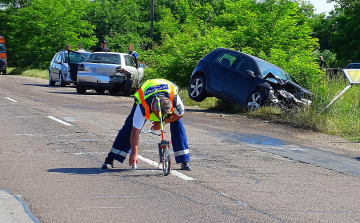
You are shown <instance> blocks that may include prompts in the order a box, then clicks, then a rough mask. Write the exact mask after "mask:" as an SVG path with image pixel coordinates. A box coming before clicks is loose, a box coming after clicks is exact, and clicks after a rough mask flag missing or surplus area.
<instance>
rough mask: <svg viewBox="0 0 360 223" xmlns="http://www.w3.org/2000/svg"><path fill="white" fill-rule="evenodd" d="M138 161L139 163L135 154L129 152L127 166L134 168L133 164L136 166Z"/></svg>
mask: <svg viewBox="0 0 360 223" xmlns="http://www.w3.org/2000/svg"><path fill="white" fill-rule="evenodd" d="M138 161H139V158H138V155H137V153H133V152H131V154H130V157H129V166H134V164H135V163H136V164H137V163H138Z"/></svg>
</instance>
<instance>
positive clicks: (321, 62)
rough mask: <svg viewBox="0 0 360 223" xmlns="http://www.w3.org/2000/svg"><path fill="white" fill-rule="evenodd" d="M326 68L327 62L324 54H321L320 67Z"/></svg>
mask: <svg viewBox="0 0 360 223" xmlns="http://www.w3.org/2000/svg"><path fill="white" fill-rule="evenodd" d="M322 68H326V62H325V60H324V58H323V56H320V69H322Z"/></svg>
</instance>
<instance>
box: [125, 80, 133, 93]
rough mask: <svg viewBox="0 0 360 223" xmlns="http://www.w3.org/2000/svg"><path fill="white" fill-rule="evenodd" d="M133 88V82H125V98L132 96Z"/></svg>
mask: <svg viewBox="0 0 360 223" xmlns="http://www.w3.org/2000/svg"><path fill="white" fill-rule="evenodd" d="M131 86H132V80H126V81H125V82H124V86H123V95H124V96H130V95H131Z"/></svg>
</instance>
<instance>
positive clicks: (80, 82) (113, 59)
mask: <svg viewBox="0 0 360 223" xmlns="http://www.w3.org/2000/svg"><path fill="white" fill-rule="evenodd" d="M144 67H145V66H144V65H139V66H138V65H137V64H136V63H135V61H134V59H133V57H132V56H131V55H129V54H126V53H112V52H94V53H91V54H90V55H89V56H88V57H87V58H86V60H85V61H84V62H83V63H81V64H80V65H79V67H78V72H77V85H76V91H77V93H78V94H85V93H86V90H90V89H93V90H95V91H96V92H97V93H98V94H103V93H104V92H105V90H108V91H109V93H110V94H117V93H120V92H122V93H123V95H125V96H130V94H131V93H132V92H135V91H137V90H138V89H139V88H140V86H141V81H142V78H143V76H144Z"/></svg>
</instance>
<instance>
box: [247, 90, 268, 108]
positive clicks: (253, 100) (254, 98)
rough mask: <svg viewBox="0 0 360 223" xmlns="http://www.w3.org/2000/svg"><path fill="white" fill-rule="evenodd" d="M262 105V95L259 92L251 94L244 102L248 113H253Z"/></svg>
mask: <svg viewBox="0 0 360 223" xmlns="http://www.w3.org/2000/svg"><path fill="white" fill-rule="evenodd" d="M263 104H264V94H263V93H262V92H261V91H260V90H255V91H254V92H253V93H251V94H250V95H249V97H248V99H247V102H246V108H247V110H248V111H255V110H257V109H258V108H260V107H261V106H262V105H263Z"/></svg>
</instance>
